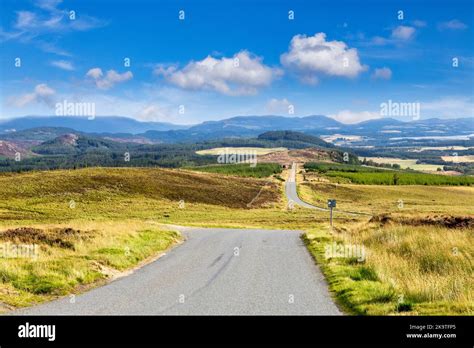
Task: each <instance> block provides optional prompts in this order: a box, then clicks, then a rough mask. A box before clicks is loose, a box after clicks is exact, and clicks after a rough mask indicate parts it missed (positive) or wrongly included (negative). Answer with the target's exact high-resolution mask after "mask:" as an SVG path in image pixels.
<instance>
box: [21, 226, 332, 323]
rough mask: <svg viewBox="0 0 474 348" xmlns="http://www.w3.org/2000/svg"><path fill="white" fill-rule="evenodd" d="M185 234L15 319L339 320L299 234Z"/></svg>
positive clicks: (237, 231)
mask: <svg viewBox="0 0 474 348" xmlns="http://www.w3.org/2000/svg"><path fill="white" fill-rule="evenodd" d="M180 229H181V231H182V233H183V234H184V235H185V237H186V238H187V241H186V242H185V243H183V244H182V245H180V246H178V247H176V248H174V249H172V250H171V251H169V253H168V254H166V255H165V256H163V257H161V258H160V259H158V260H156V261H154V262H152V263H150V264H148V265H146V266H144V267H142V268H140V269H138V270H136V271H135V272H134V273H132V274H131V275H128V276H126V277H123V278H119V279H117V280H115V281H113V282H111V283H109V284H107V285H104V286H102V287H98V288H95V289H92V290H90V291H88V292H86V293H83V294H81V295H77V296H76V297H75V301H74V302H73V303H72V301H71V299H70V297H64V298H61V299H59V300H56V301H52V302H49V303H46V304H43V305H39V306H36V307H31V308H28V309H24V310H18V311H15V312H14V313H13V314H28V315H30V314H31V315H96V314H97V315H99V314H100V315H107V314H116V315H133V314H136V315H156V314H158V315H163V314H165V315H166V314H177V315H180V314H193V315H219V314H220V315H254V314H269V315H271V314H275V315H276V314H279V315H287V314H288V315H289V314H295V315H298V314H302V315H310V314H314V315H339V314H341V313H340V311H339V310H338V308H337V307H336V306H335V304H334V303H333V301H332V299H331V298H330V295H329V293H328V290H327V286H326V282H325V280H324V277H323V275H322V274H321V272H320V271H319V268H318V267H316V266H315V264H314V262H313V260H312V258H311V257H310V255H309V253H308V251H307V250H306V247H305V246H304V244H303V242H302V241H301V239H300V238H299V236H300V233H301V231H291V230H289V231H282V230H250V229H217V228H180Z"/></svg>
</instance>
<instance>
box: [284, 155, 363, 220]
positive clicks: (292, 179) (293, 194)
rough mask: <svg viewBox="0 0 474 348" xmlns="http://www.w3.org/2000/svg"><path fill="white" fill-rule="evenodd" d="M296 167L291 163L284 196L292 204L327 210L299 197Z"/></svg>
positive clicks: (356, 213) (339, 211)
mask: <svg viewBox="0 0 474 348" xmlns="http://www.w3.org/2000/svg"><path fill="white" fill-rule="evenodd" d="M296 169H297V166H296V163H293V164H292V166H291V169H290V173H289V175H288V180H287V181H286V183H285V193H286V197H287V198H288V201H289V202H290V201H293V202H294V204H297V205H299V206H301V207H304V208H308V209H316V210H322V211H329V209H327V208H321V207H318V206H316V205H312V204H309V203H306V202H304V201H302V200H301V199H300V197H299V196H298V191H297V188H296ZM334 211H335V212H338V213H344V214H349V215H364V216H372V215H371V214H369V213H361V212H357V211H347V210H336V209H334Z"/></svg>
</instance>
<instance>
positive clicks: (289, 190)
mask: <svg viewBox="0 0 474 348" xmlns="http://www.w3.org/2000/svg"><path fill="white" fill-rule="evenodd" d="M285 193H286V197H287V198H288V202H290V201H293V202H294V203H295V204H297V205H299V206H301V207H304V208H308V209H316V210H323V211H327V210H328V209H325V208H320V207H317V206H314V205H311V204H309V203H306V202H304V201H302V200H301V199H300V197H299V196H298V191H297V188H296V163H293V164H292V166H291V169H290V173H289V175H288V180H287V181H286V183H285Z"/></svg>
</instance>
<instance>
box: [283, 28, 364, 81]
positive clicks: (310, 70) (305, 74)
mask: <svg viewBox="0 0 474 348" xmlns="http://www.w3.org/2000/svg"><path fill="white" fill-rule="evenodd" d="M280 61H281V63H282V65H283V66H284V67H286V68H288V69H290V70H292V71H294V72H295V73H296V74H297V75H298V76H299V77H300V79H301V80H302V82H306V83H311V84H313V83H316V82H317V81H318V76H319V75H328V76H341V77H349V78H352V77H356V76H357V75H359V74H360V73H361V72H363V71H365V70H367V67H366V66H364V65H362V64H361V62H360V59H359V54H358V52H357V49H355V48H349V47H347V45H346V44H345V43H344V42H342V41H326V34H325V33H317V34H315V35H314V36H309V37H308V36H306V35H296V36H294V37H293V38H292V39H291V42H290V47H289V50H288V52H286V53H284V54H282V55H281V57H280Z"/></svg>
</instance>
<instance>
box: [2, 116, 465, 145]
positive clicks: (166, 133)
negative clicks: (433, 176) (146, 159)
mask: <svg viewBox="0 0 474 348" xmlns="http://www.w3.org/2000/svg"><path fill="white" fill-rule="evenodd" d="M32 128H37V129H42V130H41V131H39V132H38V131H37V132H26V133H28V135H29V136H30V137H31V136H34V137H35V138H37V137H40V138H41V139H38V140H42V141H44V140H50V139H52V138H54V137H56V136H59V135H62V134H66V133H74V132H83V133H89V134H95V135H97V136H101V137H105V138H110V139H113V140H115V141H131V142H140V143H177V142H197V141H207V140H215V139H222V138H242V137H255V136H258V135H259V134H261V133H264V132H268V131H282V130H289V131H297V132H304V133H306V134H311V135H317V136H322V135H334V134H341V135H357V136H364V137H370V138H375V139H389V138H393V137H427V136H454V135H456V136H459V135H465V136H468V135H471V134H474V118H458V119H436V118H434V119H428V120H419V121H412V122H402V121H399V120H395V119H391V118H383V119H375V120H370V121H365V122H361V123H357V124H344V123H341V122H338V121H336V120H334V119H332V118H330V117H326V116H322V115H314V116H306V117H283V116H236V117H232V118H229V119H225V120H220V121H207V122H203V123H200V124H197V125H193V126H183V125H175V124H171V123H160V122H140V121H137V120H134V119H131V118H127V117H119V116H109V117H96V118H95V119H93V120H89V119H87V118H86V117H71V116H70V117H62V116H28V117H22V118H16V119H11V120H5V121H0V138H1V139H12V138H23V139H22V140H35V139H26V138H25V137H24V135H25V132H24V131H25V130H30V129H32ZM45 128H48V129H49V130H48V131H46V133H48V132H50V133H51V136H46V134H45ZM15 133H16V134H15ZM53 135H54V136H53Z"/></svg>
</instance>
